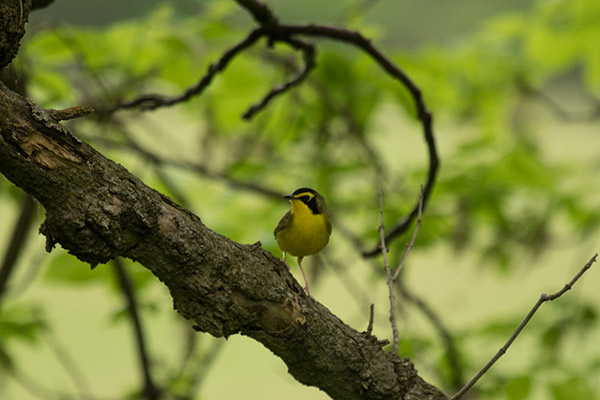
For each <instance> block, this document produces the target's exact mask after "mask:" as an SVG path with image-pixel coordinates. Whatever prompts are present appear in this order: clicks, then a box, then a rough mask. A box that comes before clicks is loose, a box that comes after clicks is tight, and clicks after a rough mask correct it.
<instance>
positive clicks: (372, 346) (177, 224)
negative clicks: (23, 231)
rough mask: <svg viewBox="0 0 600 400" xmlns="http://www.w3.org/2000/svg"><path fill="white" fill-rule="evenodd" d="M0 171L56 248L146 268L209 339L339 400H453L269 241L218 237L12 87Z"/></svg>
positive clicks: (0, 115)
mask: <svg viewBox="0 0 600 400" xmlns="http://www.w3.org/2000/svg"><path fill="white" fill-rule="evenodd" d="M0 172H1V173H2V174H4V175H5V176H6V177H7V178H8V179H9V180H11V181H12V182H14V183H15V184H16V185H18V186H20V187H21V188H23V189H24V190H25V191H26V192H28V193H30V194H31V195H33V196H34V197H35V198H36V199H37V200H38V201H39V202H40V203H41V204H42V205H43V206H44V208H45V211H46V220H45V222H44V224H43V225H42V227H41V232H42V233H43V234H44V235H45V236H46V238H47V248H48V249H51V248H52V247H53V246H54V244H55V243H60V244H61V245H62V247H64V248H66V249H67V250H68V251H69V252H70V253H71V254H73V255H75V256H77V257H78V258H79V259H81V260H83V261H85V262H88V263H90V264H91V265H96V264H101V263H105V262H107V261H109V260H111V259H114V258H115V257H120V256H122V257H128V258H130V259H132V260H135V261H138V262H139V263H140V264H142V265H144V266H145V267H146V268H148V269H149V270H150V271H152V273H153V274H154V275H156V276H157V277H158V278H159V279H160V280H161V281H162V282H163V283H164V284H165V285H166V286H167V287H168V288H169V290H170V292H171V295H172V297H173V301H174V307H175V309H176V310H177V311H178V312H179V313H180V314H181V315H182V316H184V317H185V318H187V319H190V320H193V321H194V323H195V324H196V327H197V329H198V330H202V331H206V332H209V333H211V334H212V335H214V336H217V337H220V336H229V335H233V334H236V333H241V334H243V335H246V336H249V337H252V338H254V339H256V340H258V341H259V342H261V343H262V344H263V345H265V346H266V347H267V348H269V349H270V350H271V351H273V352H274V353H275V354H276V355H277V356H279V357H280V358H281V359H282V360H283V361H284V362H285V363H286V364H287V366H288V368H289V372H290V374H292V375H293V376H294V377H295V378H296V379H297V380H299V381H300V382H302V383H304V384H307V385H313V386H317V387H319V388H320V389H322V390H323V391H325V392H326V393H328V394H329V395H330V396H331V397H332V398H334V399H417V398H419V399H444V398H445V396H444V394H442V393H441V392H440V391H439V390H437V389H436V388H434V387H432V386H431V385H429V384H427V383H426V382H424V381H423V380H422V379H421V378H420V377H419V376H418V375H417V373H416V371H415V369H414V367H413V366H412V364H411V363H410V362H409V361H408V360H402V359H400V358H398V356H397V355H394V354H391V353H388V352H384V351H383V350H382V349H381V347H380V344H379V343H378V341H377V338H376V337H374V336H372V335H371V336H368V335H366V334H365V333H359V332H357V331H355V330H353V329H352V328H350V327H349V326H347V325H346V324H344V323H343V322H342V321H341V320H339V319H338V318H337V317H335V316H334V315H332V314H331V313H330V312H329V310H327V309H326V308H325V307H323V306H322V305H321V304H319V303H317V302H315V301H313V300H311V299H310V298H308V297H307V296H306V295H305V293H304V291H303V290H302V287H301V286H300V285H299V284H298V283H297V282H296V281H295V280H294V279H293V277H292V276H291V275H290V274H289V272H288V271H287V268H286V267H285V265H283V264H282V263H281V262H280V261H279V260H278V259H277V258H275V257H274V256H272V255H271V254H270V253H268V252H266V251H265V250H264V249H262V248H261V247H260V245H259V244H255V245H241V244H238V243H235V242H232V241H231V240H229V239H227V238H225V237H223V236H221V235H219V234H217V233H215V232H213V231H211V230H210V229H208V228H207V227H205V226H204V225H203V224H202V222H201V221H200V219H199V218H198V217H196V216H195V215H194V214H192V213H190V212H189V211H187V210H185V209H182V208H181V207H179V206H178V205H176V204H175V203H173V202H172V201H171V200H170V199H168V198H167V197H165V196H163V195H161V194H160V193H158V192H156V191H155V190H153V189H151V188H149V187H147V186H146V185H144V184H143V183H142V182H141V181H139V180H138V179H137V178H136V177H134V176H133V175H131V174H130V173H129V172H128V171H127V170H125V169H124V168H123V167H122V166H120V165H118V164H116V163H114V162H112V161H110V160H108V159H106V158H105V157H103V156H102V155H101V154H99V153H98V152H96V151H95V150H94V149H93V148H91V147H90V146H89V145H87V144H86V143H83V142H82V141H80V140H79V139H77V138H76V137H75V136H73V135H71V134H70V133H69V132H68V131H67V130H66V129H64V128H63V127H62V126H61V125H60V124H58V123H57V122H56V121H55V120H54V119H53V118H51V116H50V115H49V114H48V113H47V112H46V111H45V110H43V109H42V108H41V107H39V106H37V105H36V104H34V103H32V102H31V101H28V100H26V99H24V98H23V97H21V96H19V95H17V94H15V93H13V92H11V91H9V90H8V89H6V87H4V86H3V85H1V86H0ZM90 273H93V272H90Z"/></svg>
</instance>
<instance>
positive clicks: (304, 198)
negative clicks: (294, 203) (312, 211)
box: [300, 196, 310, 203]
mask: <svg viewBox="0 0 600 400" xmlns="http://www.w3.org/2000/svg"><path fill="white" fill-rule="evenodd" d="M300 200H302V201H303V202H305V203H308V201H309V200H310V196H302V197H300Z"/></svg>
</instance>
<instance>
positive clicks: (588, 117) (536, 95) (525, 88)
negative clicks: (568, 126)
mask: <svg viewBox="0 0 600 400" xmlns="http://www.w3.org/2000/svg"><path fill="white" fill-rule="evenodd" d="M519 89H521V92H522V93H524V94H525V95H526V96H529V97H531V98H533V99H535V100H537V101H539V102H540V103H542V104H544V105H545V106H546V107H548V108H549V109H550V110H551V111H552V112H553V113H554V114H555V115H556V116H558V117H559V118H560V119H562V120H564V121H567V122H587V121H595V120H597V119H598V118H600V101H598V100H597V99H593V98H591V99H590V100H591V108H590V109H589V110H587V111H580V112H573V111H569V110H566V109H565V108H563V106H562V105H561V104H560V103H558V102H557V101H556V100H554V99H553V98H552V97H550V96H549V95H548V94H546V93H544V92H543V91H542V90H540V89H537V88H535V87H533V86H530V85H528V84H526V83H524V82H520V83H519Z"/></svg>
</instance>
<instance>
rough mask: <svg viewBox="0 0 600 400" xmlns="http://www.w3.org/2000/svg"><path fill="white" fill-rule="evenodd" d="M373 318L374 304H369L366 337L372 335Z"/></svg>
mask: <svg viewBox="0 0 600 400" xmlns="http://www.w3.org/2000/svg"><path fill="white" fill-rule="evenodd" d="M374 318H375V304H371V307H369V326H367V337H370V336H371V334H372V333H373V319H374Z"/></svg>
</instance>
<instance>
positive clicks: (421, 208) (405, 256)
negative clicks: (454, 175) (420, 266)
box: [392, 185, 423, 280]
mask: <svg viewBox="0 0 600 400" xmlns="http://www.w3.org/2000/svg"><path fill="white" fill-rule="evenodd" d="M422 220H423V185H421V193H420V194H419V213H418V216H417V224H416V225H415V230H414V232H413V235H412V238H411V239H410V243H409V244H408V245H407V246H406V250H404V254H403V255H402V259H401V260H400V263H399V264H398V267H397V268H396V271H395V272H394V275H393V276H392V280H396V278H397V277H398V275H399V274H400V271H402V268H403V267H404V263H405V262H406V258H407V257H408V254H409V253H410V251H411V250H412V248H413V246H414V245H415V240H416V239H417V234H418V233H419V229H420V228H421V222H422Z"/></svg>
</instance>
